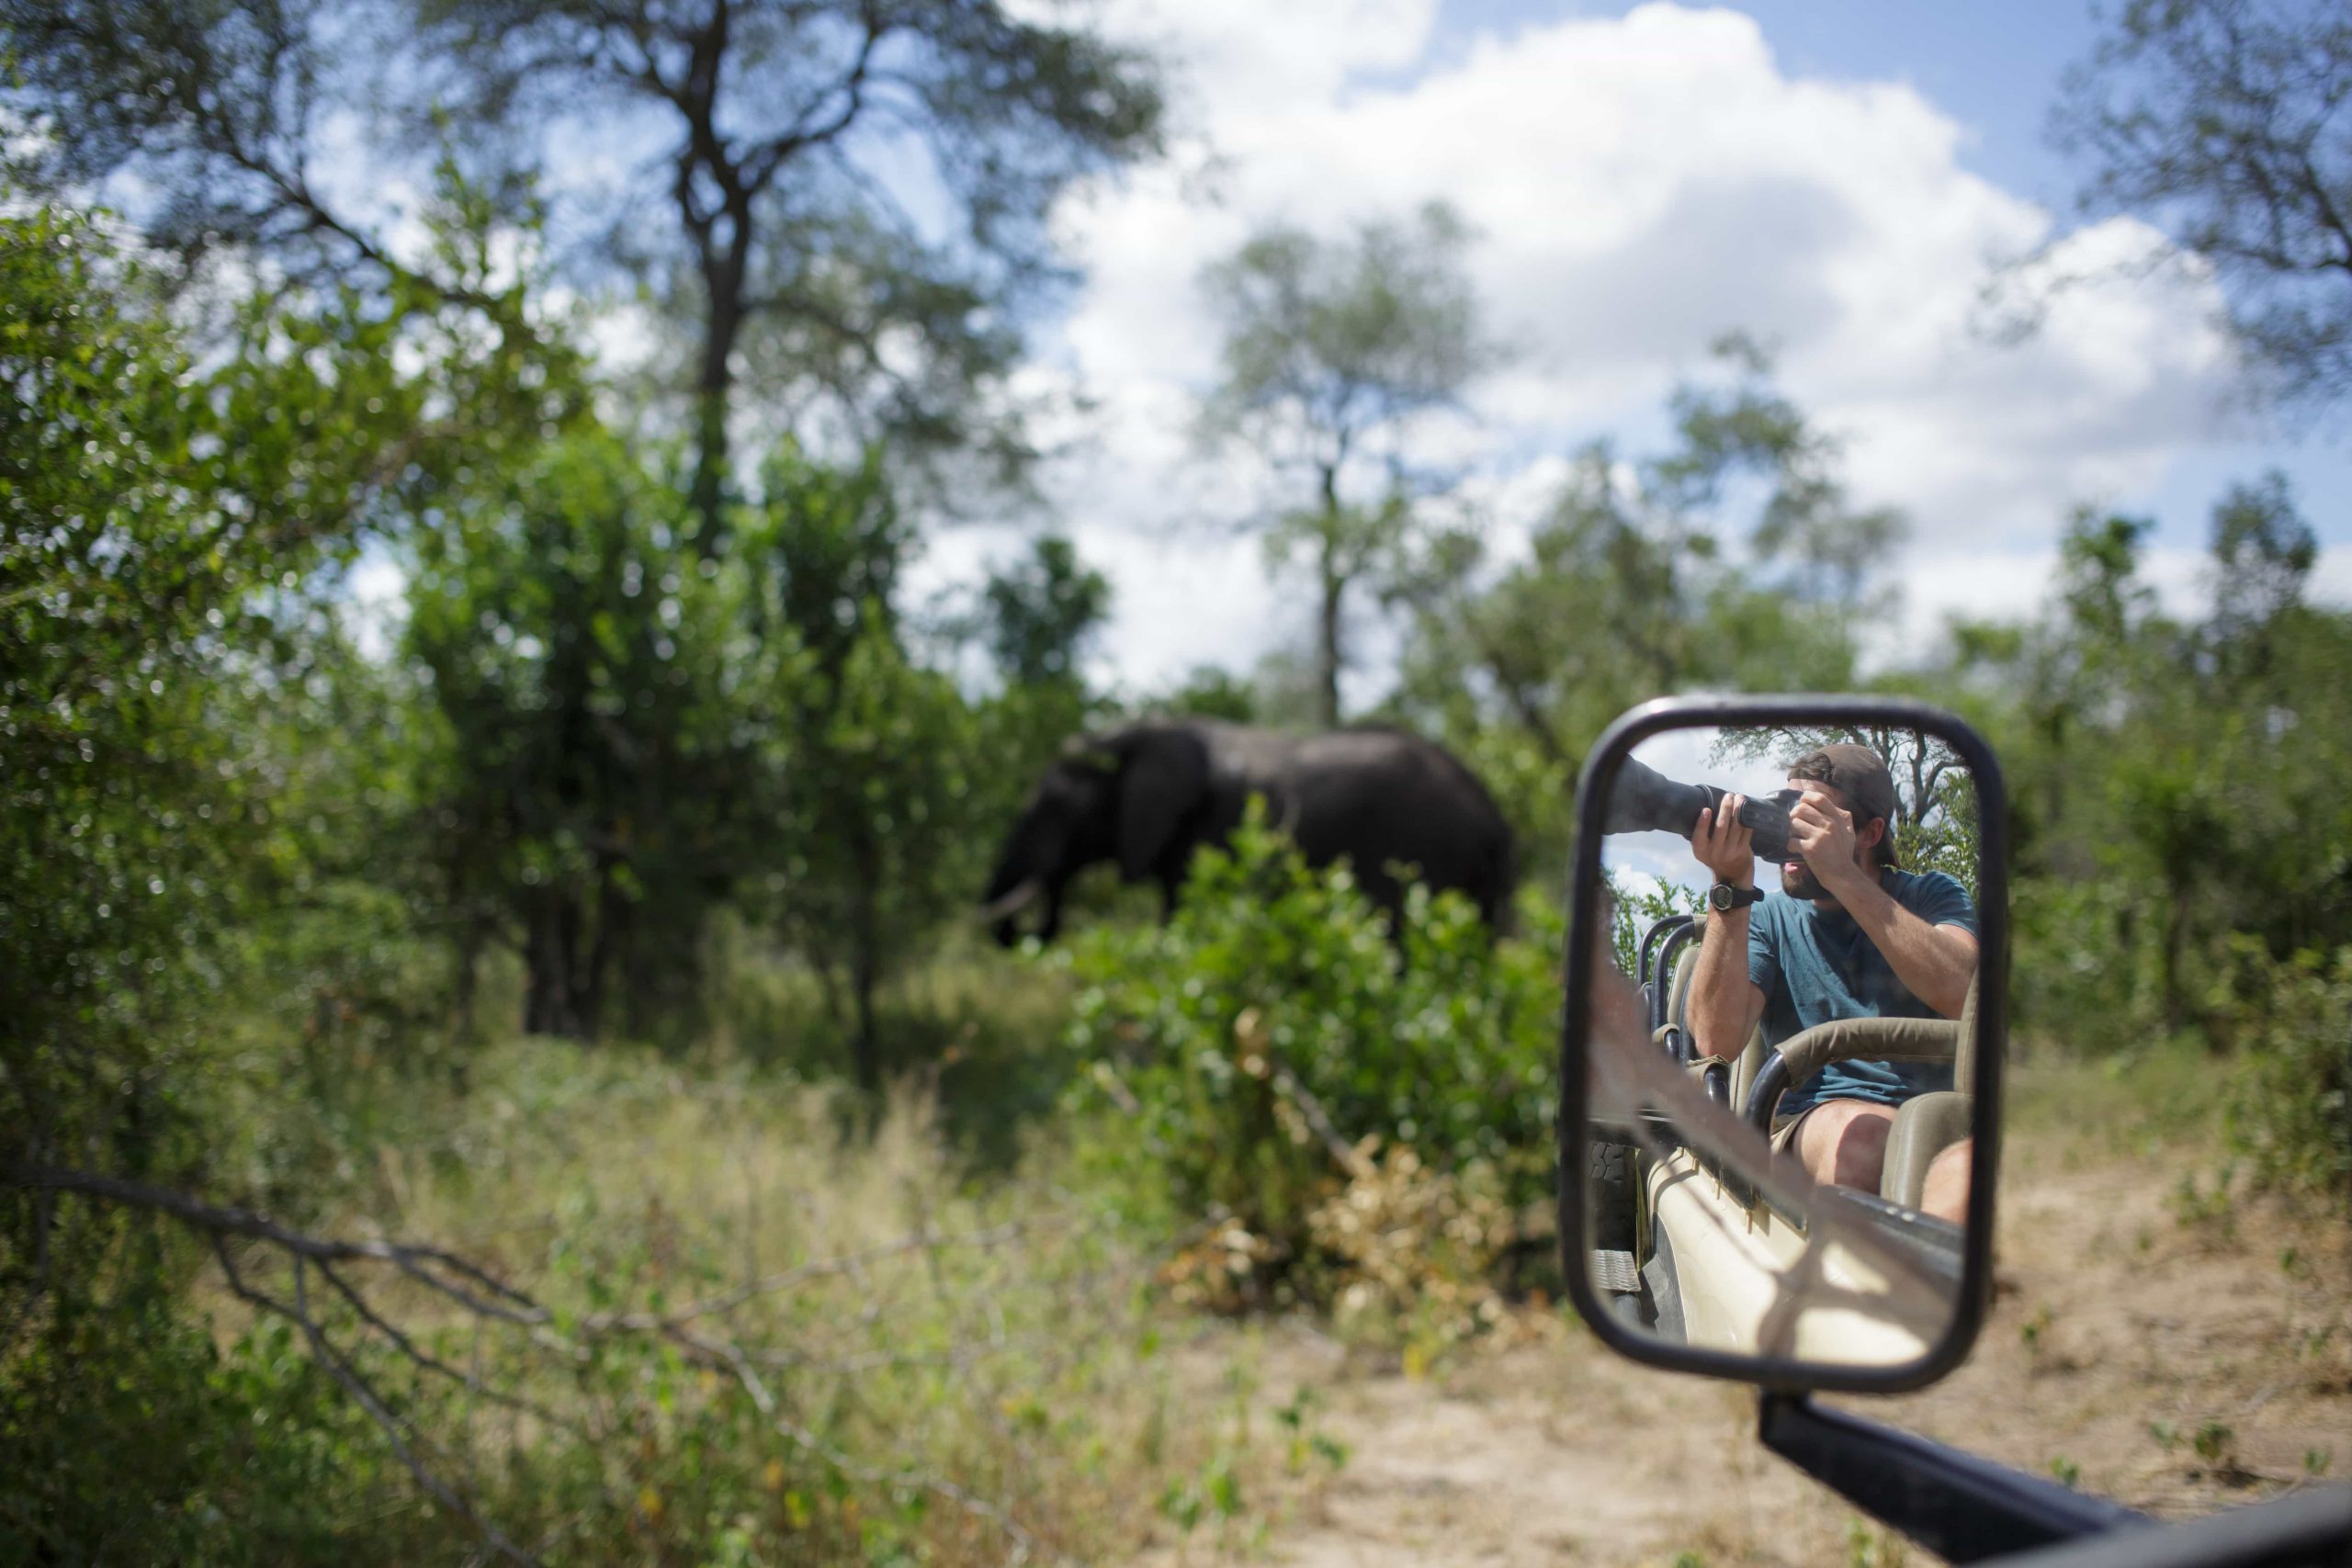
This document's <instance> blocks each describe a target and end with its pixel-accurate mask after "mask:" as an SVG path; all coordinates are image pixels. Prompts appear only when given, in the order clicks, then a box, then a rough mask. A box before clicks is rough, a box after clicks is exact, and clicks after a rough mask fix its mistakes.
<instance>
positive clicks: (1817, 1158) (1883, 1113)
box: [1794, 1100, 1894, 1192]
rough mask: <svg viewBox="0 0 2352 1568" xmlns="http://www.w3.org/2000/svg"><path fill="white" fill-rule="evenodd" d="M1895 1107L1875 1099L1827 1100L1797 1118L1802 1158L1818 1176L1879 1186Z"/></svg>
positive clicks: (1855, 1184)
mask: <svg viewBox="0 0 2352 1568" xmlns="http://www.w3.org/2000/svg"><path fill="white" fill-rule="evenodd" d="M1893 1130H1894V1107H1893V1106H1891V1105H1881V1104H1879V1103H1878V1102H1877V1101H1876V1100H1823V1101H1821V1103H1819V1104H1818V1105H1815V1107H1814V1108H1813V1109H1812V1110H1811V1111H1807V1112H1806V1113H1805V1116H1804V1120H1803V1121H1801V1122H1798V1123H1797V1124H1796V1128H1795V1139H1794V1142H1795V1145H1796V1154H1797V1160H1798V1163H1800V1164H1802V1165H1803V1166H1804V1171H1805V1174H1806V1175H1807V1176H1810V1177H1812V1178H1813V1179H1815V1181H1830V1182H1835V1183H1837V1184H1838V1186H1840V1187H1860V1188H1862V1189H1864V1190H1867V1191H1871V1192H1875V1191H1877V1190H1878V1184H1879V1175H1880V1172H1881V1171H1882V1170H1883V1169H1884V1168H1885V1165H1886V1139H1887V1134H1889V1133H1890V1132H1892V1131H1893Z"/></svg>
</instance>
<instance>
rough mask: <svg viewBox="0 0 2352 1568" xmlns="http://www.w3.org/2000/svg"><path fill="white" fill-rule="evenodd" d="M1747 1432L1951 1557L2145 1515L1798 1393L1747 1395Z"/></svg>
mask: <svg viewBox="0 0 2352 1568" xmlns="http://www.w3.org/2000/svg"><path fill="white" fill-rule="evenodd" d="M1756 1435H1757V1438H1758V1440H1759V1441H1760V1442H1762V1443H1763V1445H1764V1446H1765V1447H1766V1448H1768V1449H1770V1450H1772V1451H1773V1452H1774V1453H1776V1454H1779V1455H1780V1456H1781V1458H1782V1459H1785V1460H1787V1461H1789V1462H1790V1463H1791V1464H1793V1465H1795V1466H1796V1467H1797V1468H1798V1469H1799V1470H1802V1471H1804V1472H1805V1473H1806V1474H1807V1475H1810V1476H1812V1477H1813V1478H1814V1479H1815V1480H1816V1481H1818V1482H1820V1483H1823V1484H1824V1485H1826V1486H1827V1487H1829V1488H1830V1489H1831V1490H1833V1491H1835V1492H1837V1493H1838V1495H1841V1496H1843V1497H1844V1498H1845V1499H1846V1500H1847V1501H1848V1502H1849V1503H1851V1504H1853V1505H1854V1506H1856V1507H1858V1508H1860V1509H1861V1510H1862V1511H1863V1512H1865V1513H1867V1514H1869V1515H1871V1517H1873V1518H1876V1519H1877V1520H1878V1521H1879V1522H1880V1523H1882V1524H1884V1525H1888V1526H1891V1527H1893V1528H1894V1529H1897V1530H1900V1531H1902V1532H1903V1534H1905V1536H1907V1537H1909V1538H1910V1539H1911V1540H1915V1541H1917V1542H1918V1543H1919V1544H1920V1545H1922V1546H1925V1547H1926V1548H1927V1549H1928V1551H1935V1552H1939V1553H1940V1554H1942V1555H1943V1556H1944V1557H1946V1558H1949V1559H1950V1560H1951V1561H1952V1562H1979V1561H1981V1560H1983V1559H1985V1558H1988V1557H1997V1556H2001V1555H2003V1554H2005V1553H2007V1552H2012V1551H2030V1550H2032V1549H2034V1548H2036V1547H2043V1546H2055V1545H2058V1544H2060V1543H2062V1542H2064V1541H2070V1540H2081V1539H2082V1538H2084V1537H2086V1536H2092V1535H2101V1534H2104V1533H2106V1532H2108V1531H2109V1530H2117V1529H2136V1528H2144V1527H2147V1526H2150V1525H2153V1524H2154V1522H2155V1521H2154V1520H2153V1519H2151V1518H2149V1517H2147V1516H2146V1515H2144V1514H2141V1513H2137V1512H2135V1511H2133V1510H2132V1509H2130V1508H2126V1507H2124V1506H2121V1505H2120V1504H2118V1503H2111V1502H2109V1501H2108V1500H2107V1499H2105V1498H2103V1497H2094V1496H2089V1495H2085V1494H2083V1493H2080V1492H2075V1491H2072V1490H2069V1489H2068V1488H2066V1487H2064V1486H2061V1485H2059V1484H2057V1483H2055V1482H2052V1481H2045V1480H2043V1479H2042V1478H2041V1477H2040V1476H2038V1475H2029V1474H2027V1473H2025V1472H2023V1471H2017V1470H2011V1469H2009V1468H2008V1467H2007V1466H2006V1465H2000V1464H1996V1463H1994V1462H1993V1461H1990V1460H1987V1459H1983V1458H1980V1457H1979V1456H1977V1455H1975V1454H1972V1453H1967V1452H1963V1451H1962V1450H1959V1449H1950V1448H1946V1447H1944V1446H1943V1445H1942V1444H1941V1443H1937V1442H1932V1441H1930V1440H1928V1438H1922V1437H1918V1436H1917V1435H1916V1434H1914V1433H1910V1432H1905V1431H1903V1430H1901V1429H1900V1428H1898V1427H1884V1426H1881V1425H1880V1424H1878V1423H1877V1422H1875V1421H1869V1420H1865V1419H1863V1418H1862V1417H1861V1416H1853V1415H1849V1414H1848V1413H1847V1412H1845V1411H1842V1410H1830V1409H1826V1408H1824V1407H1823V1406H1821V1405H1817V1404H1814V1403H1813V1401H1812V1399H1811V1398H1810V1397H1809V1396H1807V1395H1805V1394H1802V1393H1769V1392H1768V1393H1765V1394H1764V1395H1763V1397H1762V1398H1761V1399H1760V1400H1759V1401H1758V1404H1757V1413H1756Z"/></svg>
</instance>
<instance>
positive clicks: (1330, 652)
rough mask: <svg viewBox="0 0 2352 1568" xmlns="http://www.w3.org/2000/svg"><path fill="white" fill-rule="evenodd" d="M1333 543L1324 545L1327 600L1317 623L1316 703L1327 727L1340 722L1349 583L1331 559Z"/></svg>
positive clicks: (1324, 583)
mask: <svg viewBox="0 0 2352 1568" xmlns="http://www.w3.org/2000/svg"><path fill="white" fill-rule="evenodd" d="M1331 552H1332V545H1331V544H1330V543H1329V542H1328V541H1327V542H1326V543H1325V545H1324V547H1323V559H1322V563H1321V564H1322V577H1323V603H1322V605H1321V607H1320V611H1319V614H1318V618H1317V622H1316V645H1315V702H1316V706H1317V708H1318V709H1319V710H1320V711H1319V712H1318V714H1317V717H1318V718H1320V719H1321V720H1322V723H1323V728H1326V729H1336V728H1339V725H1340V607H1341V599H1342V596H1343V595H1344V594H1345V593H1346V592H1347V587H1348V585H1347V582H1346V581H1345V580H1344V579H1343V578H1341V577H1340V573H1339V570H1338V569H1337V567H1336V566H1334V565H1333V563H1332V560H1331Z"/></svg>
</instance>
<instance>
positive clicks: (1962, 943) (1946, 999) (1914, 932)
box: [1838, 883, 1976, 1018]
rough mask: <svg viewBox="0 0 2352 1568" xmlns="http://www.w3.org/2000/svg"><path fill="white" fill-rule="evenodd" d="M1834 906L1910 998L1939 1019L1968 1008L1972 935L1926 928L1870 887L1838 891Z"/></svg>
mask: <svg viewBox="0 0 2352 1568" xmlns="http://www.w3.org/2000/svg"><path fill="white" fill-rule="evenodd" d="M1838 902H1839V903H1841V904H1843V905H1845V906H1846V912H1847V913H1848V914H1849V915H1851V916H1853V917H1854V923H1855V924H1856V925H1859V926H1860V927H1861V928H1862V934H1863V935H1864V936H1867V937H1869V938H1870V939H1871V945H1872V946H1873V947H1876V948H1877V949H1878V950H1879V953H1880V954H1881V955H1882V956H1883V957H1884V958H1885V960H1886V964H1887V967H1888V968H1890V969H1892V970H1894V977H1895V978H1896V979H1898V980H1900V981H1902V982H1903V984H1904V985H1905V987H1909V989H1910V992H1911V994H1912V995H1913V996H1915V997H1917V998H1919V999H1920V1000H1921V1001H1923V1002H1925V1003H1927V1004H1928V1006H1929V1007H1931V1008H1933V1009H1935V1010H1936V1011H1937V1013H1939V1015H1940V1016H1942V1017H1945V1018H1958V1017H1959V1016H1960V1011H1961V1009H1962V1008H1963V1007H1965V1006H1967V1005H1968V983H1969V981H1971V980H1973V979H1974V978H1975V977H1976V938H1975V937H1974V936H1973V935H1972V934H1971V933H1970V932H1969V931H1966V930H1964V929H1962V927H1959V926H1931V925H1929V924H1928V922H1927V921H1925V920H1923V919H1920V918H1919V917H1918V916H1917V915H1915V914H1913V913H1912V912H1911V911H1910V910H1908V909H1906V908H1904V907H1903V906H1902V905H1900V904H1898V903H1896V902H1895V901H1894V895H1893V894H1891V893H1889V892H1887V890H1886V889H1885V888H1883V887H1882V886H1879V885H1878V884H1876V883H1867V884H1864V885H1862V886H1858V887H1856V888H1854V889H1853V890H1852V892H1851V894H1850V895H1849V894H1848V893H1846V892H1842V891H1841V892H1840V893H1839V894H1838Z"/></svg>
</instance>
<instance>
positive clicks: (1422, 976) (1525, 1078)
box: [1070, 822, 1559, 1280]
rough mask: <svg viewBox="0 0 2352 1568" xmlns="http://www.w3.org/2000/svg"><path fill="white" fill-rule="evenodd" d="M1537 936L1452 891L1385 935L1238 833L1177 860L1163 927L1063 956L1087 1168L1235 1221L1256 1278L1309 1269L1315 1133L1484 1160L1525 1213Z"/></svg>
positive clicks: (1539, 1046)
mask: <svg viewBox="0 0 2352 1568" xmlns="http://www.w3.org/2000/svg"><path fill="white" fill-rule="evenodd" d="M1557 936H1558V933H1557V932H1556V931H1548V932H1536V933H1531V936H1530V940H1529V941H1528V942H1524V943H1522V942H1496V941H1494V940H1493V939H1492V938H1491V937H1490V936H1489V934H1488V932H1487V930H1486V929H1485V927H1484V926H1483V924H1481V923H1480V921H1479V920H1478V919H1477V917H1476V912H1475V911H1474V910H1473V909H1472V908H1470V906H1469V905H1468V904H1467V903H1466V902H1464V901H1463V900H1462V899H1460V898H1459V897H1453V896H1450V895H1449V896H1445V897H1438V898H1430V897H1428V896H1427V895H1426V894H1425V893H1421V892H1416V893H1415V894H1414V895H1413V897H1411V898H1410V899H1409V900H1408V904H1407V908H1406V911H1405V919H1404V931H1403V939H1402V942H1401V944H1399V943H1397V942H1391V940H1390V938H1389V935H1388V932H1387V931H1386V929H1385V922H1384V921H1383V920H1382V919H1381V918H1380V916H1379V915H1378V914H1377V913H1376V912H1375V911H1374V908H1372V906H1371V905H1370V904H1369V902H1367V901H1366V900H1365V898H1364V897H1363V895H1362V893H1361V892H1360V891H1359V890H1358V889H1357V888H1356V886H1355V884H1354V882H1353V879H1352V878H1351V875H1350V874H1349V873H1348V872H1347V871H1346V870H1345V869H1343V868H1333V869H1331V870H1329V871H1326V872H1324V873H1320V874H1317V873H1313V872H1309V871H1307V870H1306V868H1305V867H1304V866H1303V865H1302V864H1301V863H1300V862H1299V860H1298V858H1297V855H1296V853H1295V851H1293V850H1292V849H1291V848H1290V846H1289V844H1288V841H1287V840H1283V839H1282V838H1281V837H1279V836H1278V835H1276V834H1274V833H1272V832H1270V831H1268V830H1267V829H1264V828H1263V827H1262V826H1261V825H1259V824H1257V823H1254V822H1253V823H1250V824H1247V825H1245V826H1244V828H1243V829H1241V830H1240V831H1239V832H1238V833H1237V835H1236V836H1235V838H1234V840H1233V844H1232V848H1231V852H1229V853H1226V852H1204V853H1202V854H1201V855H1200V856H1199V857H1197V858H1196V859H1195V861H1194V863H1193V876H1192V880H1191V881H1190V883H1188V884H1187V886H1186V890H1185V897H1184V900H1183V902H1182V904H1181V905H1180V906H1179V908H1178V909H1177V912H1176V914H1175V916H1174V918H1173V919H1170V921H1169V922H1168V924H1167V925H1165V926H1164V927H1159V928H1154V929H1146V930H1125V931H1122V930H1116V929H1104V930H1097V931H1092V932H1090V933H1089V934H1088V935H1087V936H1086V937H1084V938H1083V939H1081V940H1080V942H1079V943H1078V945H1077V946H1076V948H1075V949H1074V950H1073V953H1072V957H1071V964H1072V965H1073V968H1074V970H1075V972H1076V975H1077V977H1078V981H1079V985H1080V990H1079V993H1078V997H1077V999H1076V1003H1075V1014H1074V1018H1073V1021H1072V1023H1071V1031H1070V1037H1071V1041H1072V1043H1073V1045H1074V1046H1075V1048H1076V1049H1077V1050H1078V1051H1079V1053H1080V1055H1081V1058H1082V1059H1083V1060H1084V1061H1085V1062H1087V1063H1089V1064H1091V1066H1090V1069H1089V1071H1088V1072H1087V1073H1085V1074H1084V1075H1082V1076H1081V1077H1080V1079H1079V1080H1078V1084H1077V1087H1076V1089H1075V1090H1074V1094H1075V1098H1076V1104H1077V1106H1078V1107H1079V1108H1080V1109H1081V1110H1083V1111H1090V1112H1096V1113H1104V1114H1109V1115H1112V1116H1113V1117H1114V1121H1113V1122H1112V1123H1111V1127H1112V1128H1113V1129H1114V1130H1113V1131H1111V1132H1110V1133H1109V1134H1107V1135H1106V1136H1105V1138H1104V1139H1103V1141H1102V1143H1101V1144H1100V1145H1099V1148H1098V1152H1099V1156H1100V1157H1101V1158H1102V1159H1103V1161H1105V1162H1106V1163H1107V1164H1108V1165H1110V1166H1111V1167H1112V1168H1114V1172H1115V1173H1116V1174H1117V1175H1118V1176H1119V1177H1120V1178H1121V1179H1124V1180H1125V1182H1127V1183H1128V1184H1129V1190H1130V1191H1131V1193H1133V1194H1134V1195H1135V1198H1136V1201H1137V1202H1138V1203H1139V1204H1141V1205H1142V1206H1143V1210H1144V1212H1149V1213H1160V1214H1168V1215H1172V1216H1173V1218H1174V1223H1176V1224H1193V1223H1194V1222H1198V1221H1203V1220H1206V1219H1210V1218H1212V1217H1215V1216H1219V1215H1230V1216H1233V1217H1234V1218H1235V1219H1236V1220H1237V1221H1238V1224H1240V1226H1241V1227H1242V1228H1243V1229H1244V1230H1245V1231H1246V1232H1247V1233H1248V1235H1250V1236H1251V1237H1252V1238H1255V1241H1256V1242H1257V1243H1261V1244H1263V1247H1264V1249H1265V1250H1264V1261H1265V1269H1264V1272H1265V1273H1266V1274H1267V1275H1268V1276H1269V1278H1270V1280H1271V1277H1272V1276H1273V1275H1277V1274H1279V1273H1280V1272H1282V1270H1283V1269H1287V1268H1289V1267H1291V1266H1292V1265H1295V1264H1296V1263H1297V1262H1299V1261H1301V1260H1303V1259H1305V1258H1306V1257H1307V1254H1308V1252H1309V1250H1310V1249H1309V1246H1308V1240H1309V1231H1310V1224H1309V1221H1310V1217H1311V1215H1312V1213H1313V1211H1314V1210H1315V1209H1316V1207H1317V1204H1318V1203H1320V1202H1322V1201H1324V1200H1325V1199H1327V1198H1328V1197H1329V1196H1330V1194H1331V1193H1332V1192H1333V1191H1334V1190H1337V1188H1338V1186H1339V1183H1340V1177H1341V1175H1342V1170H1341V1168H1340V1165H1339V1164H1338V1163H1337V1161H1336V1160H1335V1156H1334V1150H1333V1149H1332V1148H1331V1147H1330V1146H1329V1143H1328V1142H1327V1139H1336V1140H1338V1141H1339V1142H1340V1143H1342V1144H1344V1145H1351V1146H1353V1145H1360V1144H1361V1145H1363V1147H1365V1148H1367V1149H1368V1148H1370V1147H1372V1146H1374V1145H1377V1144H1382V1143H1385V1144H1392V1145H1409V1146H1410V1147H1411V1148H1412V1149H1414V1150H1416V1151H1418V1152H1419V1155H1420V1156H1421V1157H1422V1159H1423V1160H1425V1161H1426V1162H1427V1163H1428V1165H1429V1166H1430V1167H1431V1168H1434V1169H1436V1170H1437V1171H1439V1172H1441V1173H1444V1174H1455V1173H1461V1172H1464V1171H1467V1170H1468V1169H1470V1168H1472V1167H1474V1166H1483V1167H1486V1168H1491V1169H1492V1170H1493V1171H1495V1172H1497V1173H1498V1177H1499V1179H1500V1180H1501V1182H1502V1183H1503V1184H1504V1188H1505V1190H1506V1193H1507V1196H1508V1198H1509V1200H1510V1201H1513V1202H1524V1201H1532V1200H1533V1199H1535V1198H1537V1197H1540V1196H1541V1195H1542V1194H1544V1192H1546V1191H1548V1190H1550V1179H1551V1165H1552V1145H1551V1132H1550V1128H1551V1124H1552V1119H1553V1116H1554V1112H1555V1101H1554V1095H1555V1089H1554V1086H1553V1081H1552V1080H1553V1076H1554V1075H1553V1062H1554V1058H1555V1049H1556V1031H1557V1027H1558V1015H1559V989H1558V980H1557V977H1556V976H1555V972H1554V969H1553V964H1554V962H1555V954H1556V953H1557V949H1558V942H1557V940H1556V938H1557ZM1547 938H1548V939H1550V940H1547ZM1365 1140H1371V1143H1365V1142H1364V1141H1365Z"/></svg>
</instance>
